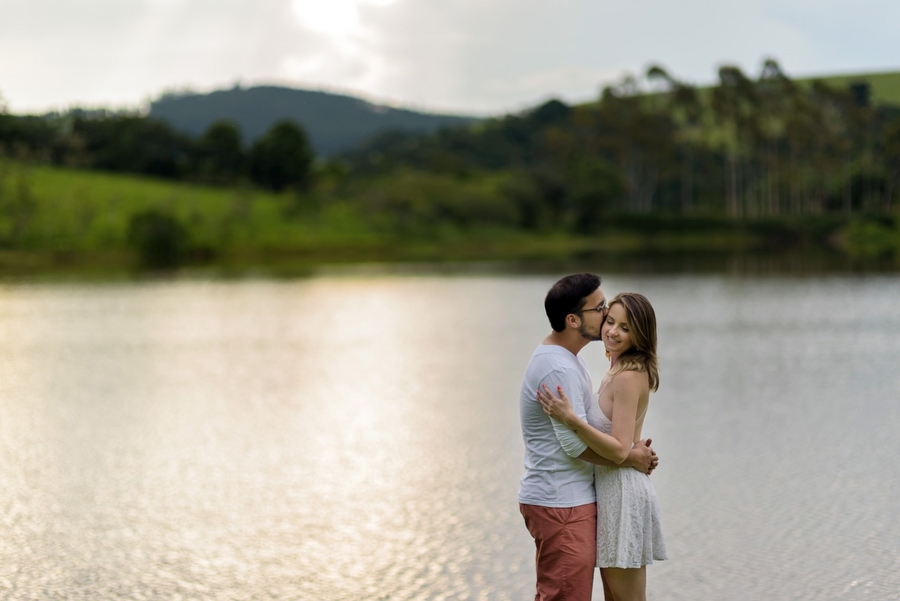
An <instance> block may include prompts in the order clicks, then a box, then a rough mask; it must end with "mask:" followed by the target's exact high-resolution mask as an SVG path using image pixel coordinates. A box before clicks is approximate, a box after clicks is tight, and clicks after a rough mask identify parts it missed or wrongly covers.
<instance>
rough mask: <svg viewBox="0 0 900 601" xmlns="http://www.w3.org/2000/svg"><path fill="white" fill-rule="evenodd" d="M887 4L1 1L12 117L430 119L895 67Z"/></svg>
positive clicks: (819, 0)
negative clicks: (383, 113)
mask: <svg viewBox="0 0 900 601" xmlns="http://www.w3.org/2000/svg"><path fill="white" fill-rule="evenodd" d="M897 23H900V2H898V1H897V0H777V1H776V0H627V1H626V0H618V1H616V2H609V1H606V0H553V1H550V0H0V104H2V105H5V107H6V110H8V111H9V112H11V113H16V114H24V113H42V112H47V111H50V110H64V109H67V108H72V107H75V106H79V107H86V108H98V107H105V108H114V109H118V108H140V107H146V106H147V104H148V102H149V101H150V100H152V99H154V98H157V97H159V96H160V95H161V94H162V93H163V92H166V91H174V90H187V89H191V90H196V91H199V92H207V91H212V90H215V89H222V88H230V87H233V86H234V85H236V84H240V85H243V86H252V85H260V84H277V85H286V86H291V87H298V88H306V89H318V90H326V91H334V92H339V93H349V94H352V95H357V96H361V97H364V98H366V99H368V100H371V101H373V102H377V103H383V104H390V105H394V106H403V107H409V108H414V109H418V110H426V111H432V112H449V113H460V114H471V115H497V114H502V113H506V112H512V111H517V110H522V109H525V108H527V107H530V106H534V105H536V104H538V103H540V102H543V101H546V100H548V99H550V98H559V99H562V100H564V101H566V102H583V101H586V100H590V99H593V98H596V97H597V96H598V94H599V92H600V90H601V89H602V87H603V86H604V85H608V84H611V83H615V82H616V81H618V80H620V79H621V78H622V77H623V76H624V75H625V74H627V73H632V74H636V75H640V74H642V73H644V72H645V71H646V69H647V67H648V66H650V65H652V64H659V65H661V66H663V67H664V68H666V69H667V70H668V71H669V72H670V73H671V74H672V75H673V76H675V77H677V78H679V79H682V80H685V81H689V82H692V83H697V84H708V83H712V82H714V81H715V79H716V71H717V69H718V66H719V65H722V64H734V65H738V66H740V67H741V68H742V69H744V70H745V71H746V72H748V73H749V74H751V75H756V74H757V73H758V72H759V68H760V66H761V64H762V62H763V61H764V60H765V59H766V58H770V57H771V58H775V59H776V60H778V62H779V63H780V64H781V66H782V68H783V69H784V71H785V72H787V73H788V75H790V76H793V77H802V76H810V75H826V74H843V73H854V72H876V71H893V70H900V34H898V29H897V25H896V24H897Z"/></svg>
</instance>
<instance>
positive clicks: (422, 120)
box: [150, 86, 474, 155]
mask: <svg viewBox="0 0 900 601" xmlns="http://www.w3.org/2000/svg"><path fill="white" fill-rule="evenodd" d="M150 116H151V117H155V118H159V119H162V120H164V121H167V122H168V123H170V124H171V125H172V126H174V127H175V128H176V129H179V130H181V131H184V132H186V133H189V134H192V135H195V136H196V135H199V134H202V133H203V132H204V131H205V130H206V128H207V127H209V125H210V124H211V123H213V122H215V121H218V120H220V119H228V120H231V121H234V122H235V123H237V124H238V126H239V127H240V129H241V131H242V133H243V135H244V140H245V142H246V141H253V140H255V139H256V138H258V137H259V136H260V135H262V134H263V133H265V132H266V131H267V130H268V129H269V128H270V127H271V126H272V124H273V123H275V122H277V121H280V120H282V119H292V120H294V121H297V122H298V123H300V124H301V125H303V127H304V129H305V130H306V132H307V133H308V134H309V137H310V141H311V142H312V145H313V147H314V149H315V150H316V153H317V154H322V155H332V154H335V153H337V152H340V151H343V150H347V149H350V148H352V147H353V146H355V145H356V144H357V143H358V142H359V141H361V140H363V139H365V138H368V137H370V136H373V135H375V134H377V133H380V132H384V131H388V130H394V129H398V130H404V131H411V132H430V131H435V130H437V129H439V128H441V127H454V126H462V125H465V124H467V123H471V122H473V121H474V119H472V118H468V117H459V116H454V115H436V114H428V113H420V112H416V111H411V110H405V109H397V108H391V107H387V106H379V105H375V104H372V103H369V102H366V101H365V100H362V99H359V98H354V97H352V96H343V95H339V94H329V93H326V92H316V91H311V90H297V89H292V88H282V87H275V86H258V87H253V88H233V89H230V90H219V91H216V92H212V93H210V94H186V95H168V96H163V97H162V98H160V99H158V100H156V101H154V102H153V103H152V104H151V106H150Z"/></svg>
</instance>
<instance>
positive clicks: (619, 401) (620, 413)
mask: <svg viewBox="0 0 900 601" xmlns="http://www.w3.org/2000/svg"><path fill="white" fill-rule="evenodd" d="M611 384H612V400H613V411H612V420H611V421H612V429H611V433H612V435H613V437H615V439H616V440H618V441H620V442H622V443H624V442H626V441H627V442H629V443H630V442H636V441H637V440H638V439H639V438H640V430H639V429H638V428H637V422H638V406H639V404H640V400H641V395H642V394H644V393H645V392H646V394H649V392H650V389H649V386H650V384H649V381H648V380H647V374H645V373H643V372H637V371H623V372H620V373H619V374H617V375H616V377H614V378H613V381H612V382H611ZM644 389H646V391H645V390H644ZM643 423H644V416H643V415H641V416H640V425H641V427H643Z"/></svg>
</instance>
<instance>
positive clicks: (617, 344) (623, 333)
mask: <svg viewBox="0 0 900 601" xmlns="http://www.w3.org/2000/svg"><path fill="white" fill-rule="evenodd" d="M629 330H630V326H629V325H628V316H627V315H626V314H625V306H624V305H622V303H616V304H614V305H612V306H611V307H610V308H609V313H608V314H607V315H606V321H604V322H603V328H602V329H601V331H600V335H601V336H603V345H604V346H605V347H606V350H607V351H609V352H610V353H616V354H621V353H624V352H625V351H627V350H628V349H630V348H631V334H630V331H629Z"/></svg>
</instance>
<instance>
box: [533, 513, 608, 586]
mask: <svg viewBox="0 0 900 601" xmlns="http://www.w3.org/2000/svg"><path fill="white" fill-rule="evenodd" d="M519 511H521V512H522V517H524V518H525V526H526V527H527V528H528V532H530V533H531V536H532V537H533V538H534V546H535V550H536V553H535V570H536V571H537V592H536V593H535V595H534V599H535V601H545V600H548V599H557V600H563V599H565V600H566V601H582V600H583V601H590V598H591V591H592V589H593V588H594V565H595V563H596V559H597V505H596V504H595V503H589V504H587V505H579V506H578V507H565V508H559V507H540V506H538V505H523V504H522V503H519Z"/></svg>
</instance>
